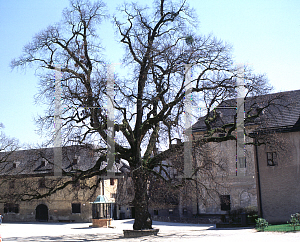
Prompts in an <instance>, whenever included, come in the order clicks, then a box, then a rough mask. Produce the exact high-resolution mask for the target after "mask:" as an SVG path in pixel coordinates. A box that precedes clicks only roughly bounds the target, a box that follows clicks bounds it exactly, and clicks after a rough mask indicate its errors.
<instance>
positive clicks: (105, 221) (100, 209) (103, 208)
mask: <svg viewBox="0 0 300 242" xmlns="http://www.w3.org/2000/svg"><path fill="white" fill-rule="evenodd" d="M91 204H92V220H93V225H92V227H109V226H111V220H112V219H111V218H112V204H113V203H112V202H110V201H109V200H108V199H107V197H105V196H104V195H99V196H98V197H97V198H96V200H95V201H94V202H92V203H91Z"/></svg>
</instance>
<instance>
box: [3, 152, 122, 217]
mask: <svg viewBox="0 0 300 242" xmlns="http://www.w3.org/2000/svg"><path fill="white" fill-rule="evenodd" d="M62 154H63V159H62V167H63V171H65V172H70V173H69V174H71V176H65V175H64V173H63V175H62V176H60V177H57V176H54V171H53V163H54V162H53V159H54V153H53V149H50V148H47V149H31V150H20V151H15V152H13V153H12V154H11V155H10V156H9V157H8V159H5V160H3V161H2V163H1V164H0V166H1V167H0V194H1V195H0V201H1V203H0V211H1V213H2V214H3V215H4V217H5V221H53V222H54V221H68V222H69V221H74V222H91V219H92V204H91V202H94V201H95V199H96V198H97V196H98V195H104V196H106V197H107V198H108V199H109V201H110V202H112V214H111V216H112V217H113V218H115V219H116V218H119V217H120V212H119V209H118V206H117V204H115V199H116V193H117V185H118V177H117V176H118V175H120V174H121V170H122V168H121V167H122V165H121V164H117V163H116V164H115V165H114V167H113V169H114V171H115V175H116V177H115V178H105V177H102V178H100V177H98V176H94V177H92V178H89V179H85V180H80V179H78V181H76V182H75V183H73V184H69V185H68V186H67V187H66V188H64V189H62V190H59V191H57V192H56V193H54V194H52V195H50V196H43V194H45V193H47V192H49V191H50V190H51V188H55V187H56V186H55V184H57V185H59V184H61V183H66V182H68V181H72V180H73V181H74V180H75V179H77V176H76V174H77V173H76V170H77V169H80V170H83V171H86V170H88V169H90V168H91V167H93V165H94V164H95V163H96V160H97V154H96V153H95V152H93V150H92V149H90V148H89V147H88V146H68V147H63V148H62ZM0 155H2V157H4V156H5V153H2V154H0ZM104 166H105V164H103V165H102V168H103V167H104ZM120 168H121V170H120ZM93 186H94V188H93V189H92V187H93ZM22 200H23V201H22ZM24 200H25V201H24Z"/></svg>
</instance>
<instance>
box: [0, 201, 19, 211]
mask: <svg viewBox="0 0 300 242" xmlns="http://www.w3.org/2000/svg"><path fill="white" fill-rule="evenodd" d="M19 210H20V209H19V204H14V203H5V204H4V213H19Z"/></svg>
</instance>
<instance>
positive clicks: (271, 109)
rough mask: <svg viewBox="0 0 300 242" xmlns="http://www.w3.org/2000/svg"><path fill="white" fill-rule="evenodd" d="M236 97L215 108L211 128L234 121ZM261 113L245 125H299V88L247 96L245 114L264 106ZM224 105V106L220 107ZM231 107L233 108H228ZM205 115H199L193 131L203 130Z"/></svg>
mask: <svg viewBox="0 0 300 242" xmlns="http://www.w3.org/2000/svg"><path fill="white" fill-rule="evenodd" d="M236 105H237V104H236V99H230V100H226V101H223V102H222V103H221V104H220V105H219V106H218V107H217V108H216V111H217V119H216V120H215V121H214V122H213V123H211V125H212V128H215V127H221V126H222V125H224V124H229V123H233V122H234V117H235V115H236V108H234V107H236ZM266 106H267V108H265V110H264V111H263V113H262V114H261V115H260V116H259V117H258V118H255V119H253V120H251V121H249V122H247V123H245V126H249V125H254V124H255V125H258V126H259V128H260V129H270V128H272V129H273V128H287V127H298V126H299V127H300V90H295V91H288V92H279V93H273V94H267V95H262V96H255V97H247V98H246V100H245V114H247V113H248V112H249V111H250V110H251V109H252V111H251V112H250V113H249V114H250V115H253V114H256V113H257V108H263V107H266ZM222 107H225V108H222ZM228 107H233V108H228ZM204 120H205V117H200V118H199V119H198V121H197V122H196V123H195V124H194V125H193V126H192V130H193V132H199V131H205V130H206V129H207V128H206V125H205V122H204Z"/></svg>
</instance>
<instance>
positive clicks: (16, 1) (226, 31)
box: [0, 0, 300, 143]
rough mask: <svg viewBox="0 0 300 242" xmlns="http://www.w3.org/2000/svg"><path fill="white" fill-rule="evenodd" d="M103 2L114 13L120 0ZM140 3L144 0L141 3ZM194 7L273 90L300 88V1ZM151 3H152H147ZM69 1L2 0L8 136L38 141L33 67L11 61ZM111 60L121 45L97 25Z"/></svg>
mask: <svg viewBox="0 0 300 242" xmlns="http://www.w3.org/2000/svg"><path fill="white" fill-rule="evenodd" d="M105 2H107V5H108V9H109V10H110V11H111V13H113V12H114V11H115V8H116V6H117V5H118V4H120V3H122V2H123V0H122V1H120V0H111V1H105ZM139 2H143V1H141V0H140V1H139ZM188 2H189V4H190V5H191V6H192V7H194V8H195V9H196V12H197V15H198V18H199V21H200V25H199V33H203V34H209V33H212V34H213V35H215V36H216V37H217V38H219V39H222V40H224V41H226V42H228V43H229V44H231V45H232V46H233V54H234V56H235V61H236V63H245V64H248V65H250V66H251V67H252V68H253V69H254V71H255V72H256V73H265V74H266V75H267V76H268V78H269V80H270V83H271V84H272V85H273V86H274V90H275V91H276V92H277V91H288V90H295V89H300V68H299V66H300V58H299V56H300V46H299V43H300V17H299V16H300V1H299V0H251V1H250V0H248V1H246V0H245V1H241V0H190V1H188ZM147 3H148V4H149V5H151V1H147ZM68 4H69V3H68V1H67V0H26V1H25V0H10V1H5V0H0V23H1V24H0V33H1V35H0V53H1V55H0V108H1V115H0V123H3V124H4V126H5V129H4V132H5V133H6V135H8V136H10V137H15V138H18V139H19V140H20V141H21V142H22V143H24V142H29V143H36V142H38V141H39V140H40V137H39V136H38V135H37V134H36V133H35V130H36V125H35V123H34V121H33V117H34V116H35V115H36V114H37V113H42V112H43V109H44V108H45V107H43V106H39V105H35V104H34V99H33V96H34V95H35V94H36V93H37V84H38V78H37V77H36V76H35V75H34V74H35V69H30V68H28V69H26V70H25V71H23V70H14V71H11V69H10V67H9V63H10V61H11V60H12V59H13V58H16V57H18V56H19V55H20V54H21V53H22V48H23V46H24V45H25V44H27V43H28V42H30V41H31V39H32V37H33V36H34V34H36V33H38V32H39V31H40V30H42V29H44V28H46V27H47V26H48V25H50V24H52V23H55V22H57V21H59V20H60V18H61V12H62V10H63V9H64V8H65V7H67V6H68ZM100 33H101V36H100V37H101V39H102V42H103V45H104V47H106V48H107V51H106V55H107V57H108V58H109V60H110V62H120V60H119V57H121V56H120V53H121V52H122V48H121V47H120V46H119V45H118V43H117V40H116V39H115V37H114V32H113V27H112V25H111V23H110V22H105V24H104V25H103V26H102V27H101V32H100Z"/></svg>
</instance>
